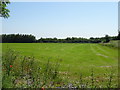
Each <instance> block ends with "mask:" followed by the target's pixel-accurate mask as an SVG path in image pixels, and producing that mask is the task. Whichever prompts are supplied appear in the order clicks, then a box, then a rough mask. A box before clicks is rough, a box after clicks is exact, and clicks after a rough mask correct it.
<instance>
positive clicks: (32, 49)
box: [2, 43, 118, 83]
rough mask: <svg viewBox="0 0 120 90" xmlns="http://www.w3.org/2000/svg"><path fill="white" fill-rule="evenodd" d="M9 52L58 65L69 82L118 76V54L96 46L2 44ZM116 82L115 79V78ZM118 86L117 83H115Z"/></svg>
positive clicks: (104, 47)
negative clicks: (90, 77) (82, 78)
mask: <svg viewBox="0 0 120 90" xmlns="http://www.w3.org/2000/svg"><path fill="white" fill-rule="evenodd" d="M7 48H11V49H13V50H15V51H17V52H19V53H20V54H21V55H24V56H34V57H35V60H36V62H37V61H39V62H41V63H46V62H47V61H48V60H49V61H50V62H51V63H55V62H56V61H57V60H59V61H60V62H59V63H60V72H61V73H62V74H64V75H65V74H67V75H68V76H69V79H68V81H71V82H72V81H75V80H78V79H79V78H80V75H81V74H82V75H83V77H85V78H87V77H89V76H90V75H91V71H92V70H93V71H94V75H95V76H98V77H101V78H102V77H103V74H105V73H107V74H110V72H111V70H113V72H112V73H114V74H115V75H117V70H118V68H117V66H118V50H117V49H116V48H110V47H107V46H102V45H99V44H79V43H3V44H2V49H3V53H4V52H5V51H6V49H7ZM116 80H117V78H116ZM115 82H116V83H117V81H115Z"/></svg>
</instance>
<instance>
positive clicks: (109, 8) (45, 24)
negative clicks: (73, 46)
mask: <svg viewBox="0 0 120 90" xmlns="http://www.w3.org/2000/svg"><path fill="white" fill-rule="evenodd" d="M8 9H9V10H10V17H9V18H8V19H3V27H2V33H6V34H17V33H20V34H33V35H35V36H36V37H37V38H40V37H57V38H66V37H85V38H89V37H102V36H105V35H106V34H108V35H111V36H114V35H117V33H118V31H117V28H118V3H117V2H12V3H11V4H10V5H9V6H8Z"/></svg>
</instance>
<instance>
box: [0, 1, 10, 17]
mask: <svg viewBox="0 0 120 90" xmlns="http://www.w3.org/2000/svg"><path fill="white" fill-rule="evenodd" d="M7 4H10V2H9V0H1V1H0V17H4V18H8V17H9V16H10V15H9V12H10V11H9V10H8V9H7V8H6V7H7Z"/></svg>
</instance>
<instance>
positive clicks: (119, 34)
mask: <svg viewBox="0 0 120 90" xmlns="http://www.w3.org/2000/svg"><path fill="white" fill-rule="evenodd" d="M117 39H118V40H120V31H119V32H118V36H117Z"/></svg>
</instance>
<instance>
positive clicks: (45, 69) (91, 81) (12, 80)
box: [2, 49, 117, 88]
mask: <svg viewBox="0 0 120 90" xmlns="http://www.w3.org/2000/svg"><path fill="white" fill-rule="evenodd" d="M2 65H3V72H2V87H3V88H117V85H115V84H113V83H114V82H113V80H114V79H115V77H117V76H115V75H113V73H114V72H113V70H112V71H111V73H110V74H109V75H108V74H107V76H105V77H103V78H107V79H106V80H101V81H100V79H99V78H97V77H96V76H95V73H94V70H93V69H92V70H91V73H90V76H88V78H87V79H86V78H85V77H84V76H83V74H82V73H81V74H80V78H79V79H78V80H77V81H74V82H72V83H71V82H68V80H67V79H68V78H67V79H63V77H62V76H63V75H61V73H60V70H59V67H60V61H59V60H57V61H56V62H55V63H51V62H50V60H49V59H48V62H47V63H45V64H44V63H41V62H39V61H38V60H35V58H34V57H33V56H21V55H20V54H19V53H18V52H16V51H14V50H12V49H8V50H6V52H3V56H2ZM68 72H69V70H68ZM70 79H71V78H70Z"/></svg>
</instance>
